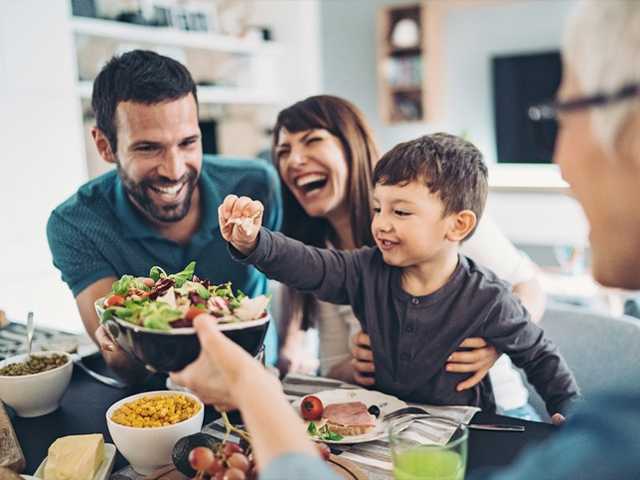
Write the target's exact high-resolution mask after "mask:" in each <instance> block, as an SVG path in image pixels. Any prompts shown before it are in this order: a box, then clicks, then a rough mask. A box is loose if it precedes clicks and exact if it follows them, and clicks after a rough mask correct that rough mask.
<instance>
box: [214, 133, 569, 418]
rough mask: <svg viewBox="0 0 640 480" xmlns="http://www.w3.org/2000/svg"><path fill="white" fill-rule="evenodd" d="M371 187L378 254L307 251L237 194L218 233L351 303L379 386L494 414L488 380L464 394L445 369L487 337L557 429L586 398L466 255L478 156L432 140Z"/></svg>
mask: <svg viewBox="0 0 640 480" xmlns="http://www.w3.org/2000/svg"><path fill="white" fill-rule="evenodd" d="M373 182H374V185H375V186H374V189H373V204H374V214H373V221H372V223H371V230H372V233H373V236H374V238H375V240H376V244H377V247H373V248H369V247H367V248H362V249H359V250H356V251H349V252H345V251H336V250H325V249H319V248H314V247H309V246H306V245H304V244H302V243H300V242H298V241H296V240H292V239H289V238H287V237H285V236H283V235H281V234H278V233H273V232H270V231H269V230H267V229H265V228H262V229H260V224H261V216H262V210H263V209H262V205H261V204H260V202H257V201H252V200H251V199H249V198H247V197H242V198H237V197H235V196H232V195H230V196H228V197H227V198H226V199H225V201H224V203H223V204H222V205H221V206H220V208H219V217H220V225H221V228H222V236H223V237H224V238H225V239H226V240H227V241H228V242H229V243H230V244H231V246H232V247H233V248H231V252H232V254H233V255H234V256H235V257H236V258H237V259H238V260H239V261H242V262H243V263H247V264H253V265H255V266H256V267H257V268H258V269H260V270H261V271H262V272H264V273H265V274H266V275H267V276H268V277H271V278H274V279H276V280H278V281H280V282H283V283H285V284H287V285H290V286H292V287H294V288H297V289H299V290H301V291H304V292H309V293H312V294H314V295H316V296H317V297H318V298H319V299H320V300H324V301H328V302H332V303H337V304H349V305H351V306H352V308H353V311H354V312H355V315H356V316H357V317H358V319H359V320H360V322H361V324H362V328H363V330H364V331H366V332H367V333H368V334H369V336H370V337H371V348H372V351H373V356H374V362H375V367H376V376H375V380H376V388H377V389H379V390H381V391H383V392H385V393H389V394H392V395H396V396H397V397H399V398H402V399H404V400H408V401H413V402H420V403H431V404H449V405H476V406H479V407H481V408H483V409H484V410H488V411H494V410H495V403H494V400H493V393H492V390H491V383H490V381H489V379H488V377H485V380H483V381H482V382H481V383H480V384H479V385H477V386H476V387H475V388H473V389H470V390H465V391H462V392H458V391H456V385H457V383H458V382H460V380H461V376H462V375H463V374H457V373H450V372H446V371H445V369H444V364H445V363H446V360H447V357H448V356H449V355H451V354H452V353H453V352H454V351H455V350H456V348H457V346H458V345H459V344H460V342H462V340H464V339H465V338H468V337H483V338H484V339H486V341H487V342H488V343H490V344H492V345H494V346H495V347H496V349H497V350H499V351H501V352H504V353H506V354H508V355H509V356H510V357H511V359H512V360H513V362H514V363H515V364H516V365H517V366H519V367H521V368H523V369H524V370H525V372H526V374H527V378H528V379H529V381H530V382H531V383H532V384H533V385H534V386H535V387H536V390H537V391H538V392H539V393H540V394H541V396H542V397H543V398H544V400H545V401H546V406H547V410H548V412H549V414H550V415H551V416H552V418H553V420H554V422H557V423H560V422H561V421H562V420H563V415H565V413H566V411H567V409H568V407H569V405H570V403H571V402H572V401H573V400H574V399H575V398H576V397H577V395H578V388H577V385H576V382H575V380H574V378H573V376H572V374H571V372H570V371H569V369H568V367H567V365H566V363H565V362H564V360H563V359H562V357H561V356H560V355H559V353H558V351H557V348H556V347H555V346H554V345H552V344H551V342H549V340H547V339H546V338H544V335H543V331H542V330H541V329H540V328H539V327H537V326H536V325H535V324H534V323H532V322H530V321H529V314H528V313H527V311H526V310H525V309H524V307H523V306H522V304H521V303H520V301H519V300H517V299H516V297H514V296H513V294H512V293H511V289H510V288H509V286H508V285H507V284H506V283H505V282H503V281H501V280H500V279H498V278H497V277H496V275H495V274H493V273H492V272H490V271H488V270H486V269H484V268H482V267H480V266H479V265H476V264H475V263H474V262H473V261H472V260H470V259H468V258H466V257H464V256H462V255H460V254H459V253H458V249H459V246H460V243H461V242H462V241H464V240H465V239H467V238H469V237H470V236H471V235H472V234H473V232H474V230H475V228H476V225H477V223H478V220H479V219H480V217H481V215H482V211H483V209H484V205H485V202H486V197H487V190H488V184H487V168H486V166H485V165H484V163H483V161H482V154H481V153H480V151H479V150H478V149H477V148H475V147H474V146H473V145H472V144H471V143H469V142H467V141H465V140H463V139H461V138H458V137H455V136H452V135H448V134H444V133H437V134H434V135H426V136H423V137H421V138H418V139H416V140H413V141H410V142H406V143H401V144H399V145H397V146H396V147H395V148H393V149H392V150H391V151H389V152H388V153H387V154H386V155H384V156H383V157H382V159H380V161H379V162H378V164H377V165H376V167H375V170H374V173H373Z"/></svg>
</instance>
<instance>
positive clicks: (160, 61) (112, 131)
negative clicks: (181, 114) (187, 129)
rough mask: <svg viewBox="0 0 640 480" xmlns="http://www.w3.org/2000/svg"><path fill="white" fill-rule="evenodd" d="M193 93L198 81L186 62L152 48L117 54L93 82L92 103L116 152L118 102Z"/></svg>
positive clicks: (168, 98) (174, 97)
mask: <svg viewBox="0 0 640 480" xmlns="http://www.w3.org/2000/svg"><path fill="white" fill-rule="evenodd" d="M189 93H191V94H193V97H194V99H195V100H196V104H197V102H198V97H197V95H196V84H195V82H194V81H193V78H192V77H191V74H190V73H189V71H188V70H187V69H186V67H185V66H184V65H182V64H181V63H180V62H177V61H175V60H173V59H171V58H169V57H164V56H162V55H158V54H157V53H155V52H151V51H148V50H133V51H131V52H127V53H125V54H123V55H120V56H114V57H112V58H111V60H109V62H107V64H106V65H105V66H104V67H103V68H102V70H100V73H99V74H98V76H97V77H96V79H95V81H94V82H93V95H92V97H91V106H92V107H93V111H94V113H95V115H96V125H97V127H98V128H99V129H100V130H101V131H102V133H104V135H105V136H106V137H107V140H109V144H110V145H111V149H112V150H113V152H114V153H115V151H116V149H117V145H118V139H117V129H116V122H115V114H116V108H117V106H118V103H120V102H126V101H132V102H139V103H144V104H146V105H153V104H156V103H160V102H165V101H171V100H177V99H179V98H182V97H184V96H185V95H188V94H189Z"/></svg>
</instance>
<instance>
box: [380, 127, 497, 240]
mask: <svg viewBox="0 0 640 480" xmlns="http://www.w3.org/2000/svg"><path fill="white" fill-rule="evenodd" d="M487 177H488V171H487V166H486V165H485V164H484V162H483V160H482V153H480V150H478V149H477V148H476V147H475V146H474V145H473V144H472V143H471V142H468V141H466V140H464V139H462V138H460V137H456V136H455V135H449V134H447V133H434V134H433V135H425V136H423V137H420V138H417V139H415V140H411V141H410V142H404V143H400V144H398V145H396V146H395V147H393V148H392V149H391V150H390V151H388V152H387V153H386V154H385V155H384V156H383V157H382V158H381V159H380V161H379V162H378V163H377V165H376V168H375V169H374V171H373V183H374V184H380V185H399V184H407V183H409V182H412V181H414V180H420V181H424V182H425V184H426V185H427V187H428V188H429V190H430V191H431V192H432V193H438V194H439V195H440V199H441V200H442V203H443V204H444V212H443V216H446V215H449V214H451V213H457V212H461V211H462V210H471V211H472V212H473V213H475V214H476V217H477V219H478V221H479V220H480V217H481V216H482V212H483V210H484V206H485V203H486V201H487V192H488V190H489V185H488V181H487ZM476 225H477V224H476ZM474 230H475V229H474ZM472 234H473V231H472V232H471V233H470V234H469V235H468V236H467V238H469V237H470V236H471V235H472Z"/></svg>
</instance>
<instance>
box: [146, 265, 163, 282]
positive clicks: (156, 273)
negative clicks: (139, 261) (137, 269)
mask: <svg viewBox="0 0 640 480" xmlns="http://www.w3.org/2000/svg"><path fill="white" fill-rule="evenodd" d="M166 276H167V272H165V271H164V270H163V269H162V268H160V267H158V266H157V265H156V266H154V267H151V270H149V277H151V278H152V279H153V281H154V282H157V281H158V280H160V279H161V278H165V277H166Z"/></svg>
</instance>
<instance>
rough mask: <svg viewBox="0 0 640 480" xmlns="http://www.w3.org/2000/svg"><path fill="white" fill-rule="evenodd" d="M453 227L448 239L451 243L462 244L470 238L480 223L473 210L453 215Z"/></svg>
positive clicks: (451, 226) (448, 232) (447, 236)
mask: <svg viewBox="0 0 640 480" xmlns="http://www.w3.org/2000/svg"><path fill="white" fill-rule="evenodd" d="M451 220H452V221H451V225H450V227H449V230H448V231H447V235H446V238H447V240H449V241H451V242H461V241H463V240H464V239H465V238H467V237H468V236H469V234H470V233H471V232H472V231H473V229H474V227H475V226H476V224H477V223H478V218H477V217H476V214H475V213H473V212H472V211H471V210H462V211H461V212H458V213H456V214H455V215H452V219H451Z"/></svg>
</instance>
